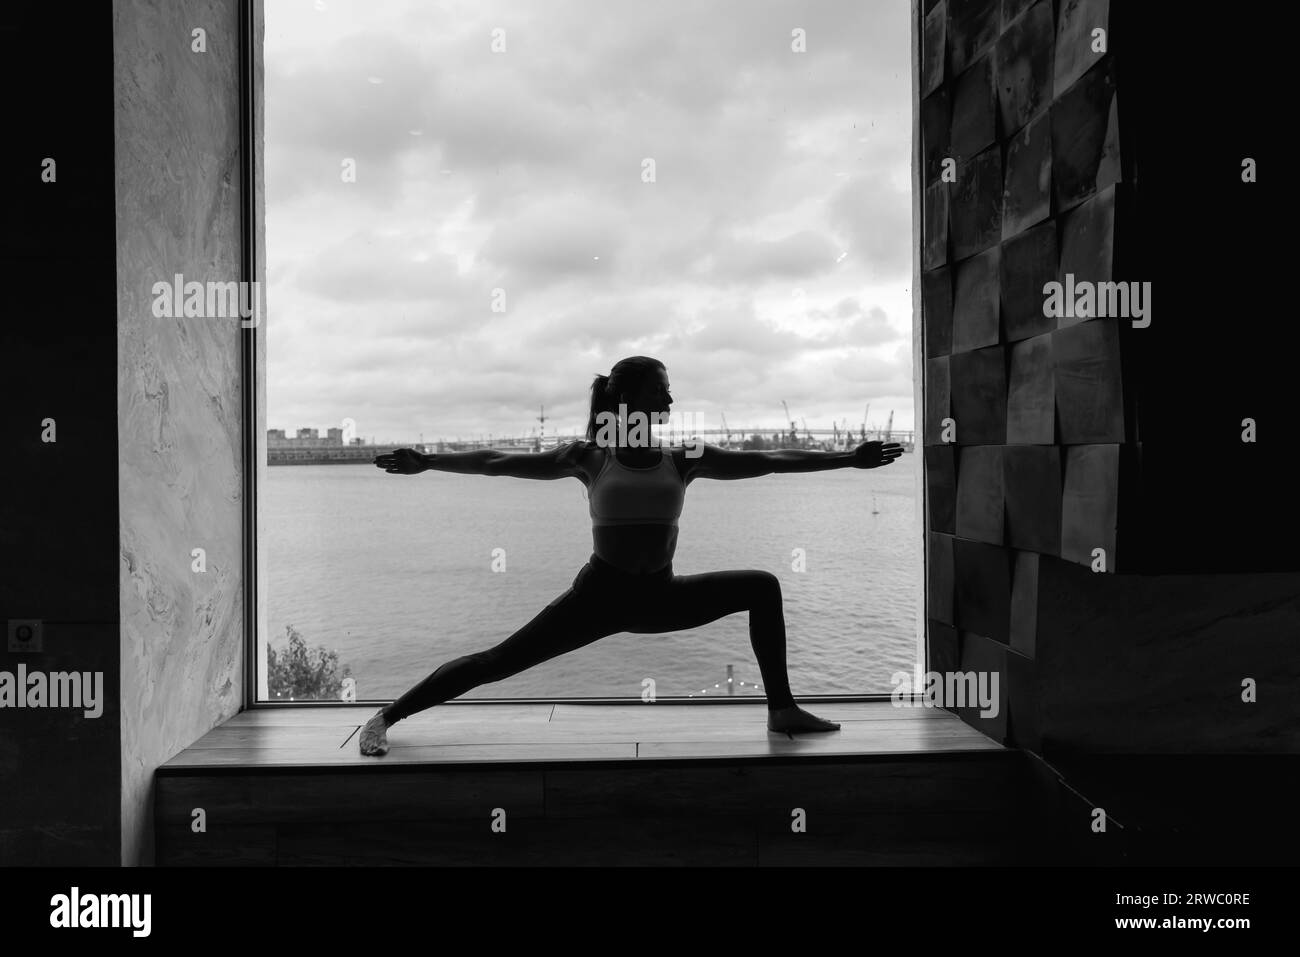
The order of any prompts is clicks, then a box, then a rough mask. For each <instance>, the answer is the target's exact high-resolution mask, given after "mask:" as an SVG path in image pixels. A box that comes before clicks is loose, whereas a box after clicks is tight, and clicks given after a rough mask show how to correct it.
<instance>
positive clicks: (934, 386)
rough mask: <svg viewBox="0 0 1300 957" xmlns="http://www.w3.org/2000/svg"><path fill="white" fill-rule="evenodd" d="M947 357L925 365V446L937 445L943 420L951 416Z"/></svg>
mask: <svg viewBox="0 0 1300 957" xmlns="http://www.w3.org/2000/svg"><path fill="white" fill-rule="evenodd" d="M950 361H951V360H950V359H949V358H948V357H947V356H940V357H939V358H937V359H930V360H927V362H926V363H925V444H926V445H938V444H939V442H940V436H941V434H942V431H943V420H944V419H945V418H948V417H950V416H951V415H952V382H951V372H950V369H949V362H950Z"/></svg>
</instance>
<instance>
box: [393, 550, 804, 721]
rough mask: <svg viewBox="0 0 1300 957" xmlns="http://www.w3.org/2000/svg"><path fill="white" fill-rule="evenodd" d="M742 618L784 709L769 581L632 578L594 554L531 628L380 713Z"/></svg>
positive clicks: (773, 702) (664, 572) (779, 629)
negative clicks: (590, 651)
mask: <svg viewBox="0 0 1300 957" xmlns="http://www.w3.org/2000/svg"><path fill="white" fill-rule="evenodd" d="M740 611H748V612H749V640H750V644H751V646H752V647H753V649H754V656H755V657H756V658H757V659H758V667H759V671H760V672H761V674H762V676H763V690H764V693H765V694H766V696H767V706H768V708H769V710H775V709H777V708H785V707H790V706H791V705H793V704H794V696H793V695H792V694H791V693H790V681H789V677H788V675H787V674H786V665H785V615H784V613H783V611H782V607H781V581H780V579H778V578H777V577H776V576H775V575H773V574H772V573H771V572H767V571H759V570H745V571H740V570H737V571H720V572H707V573H705V574H702V575H675V574H673V566H672V562H669V563H668V564H667V565H665V566H664V567H663V568H661V569H660V570H659V571H657V572H650V573H648V574H633V573H629V572H625V571H623V570H622V569H620V568H617V567H616V566H614V565H611V564H609V563H608V562H606V561H605V560H604V559H602V558H600V557H599V556H597V555H595V554H593V555H592V556H591V559H590V560H589V561H588V562H587V564H585V565H584V566H582V569H581V570H580V571H579V572H578V574H577V576H576V577H575V578H574V579H573V584H572V585H571V586H570V587H569V589H568V590H567V591H565V592H564V593H563V594H561V595H560V596H559V597H557V598H556V599H555V600H554V601H552V602H551V603H550V604H549V605H547V606H546V607H545V608H544V609H542V611H540V612H539V613H538V614H537V616H536V617H534V618H533V620H532V621H530V622H528V623H527V624H526V625H524V626H523V627H522V628H520V629H519V630H518V631H516V632H515V633H514V634H513V635H511V636H510V637H509V638H507V639H505V640H504V641H502V642H501V643H500V644H498V645H496V646H495V647H492V648H489V649H487V650H486V651H480V652H477V653H475V654H471V655H464V656H462V657H460V658H455V659H453V660H451V661H448V662H447V663H446V664H444V665H443V666H442V667H440V668H439V669H438V670H437V671H435V672H433V673H432V674H431V675H429V676H428V677H427V678H425V679H424V680H423V681H421V682H420V683H419V684H417V685H416V686H415V687H413V688H411V690H409V691H407V692H406V693H405V694H403V695H402V696H401V697H400V698H398V699H397V700H396V701H394V702H393V703H392V704H390V705H388V706H387V707H385V708H384V709H383V712H384V716H385V718H386V720H387V722H388V723H389V724H392V723H394V722H396V721H400V720H402V719H403V718H407V717H410V716H411V715H413V714H416V713H417V712H419V711H423V710H425V709H426V708H431V707H433V706H434V705H436V704H441V703H442V702H444V701H448V700H450V699H452V698H455V697H458V696H460V695H463V694H464V693H465V692H467V691H469V690H470V689H471V688H476V687H478V686H479V685H482V684H487V683H488V682H492V681H501V680H503V679H505V678H509V677H510V676H511V675H516V674H518V673H519V672H521V671H524V670H526V669H528V668H531V667H533V666H534V665H537V664H540V663H541V662H543V661H548V660H549V659H551V658H555V657H557V656H559V655H562V654H565V653H566V652H570V651H573V650H575V649H577V648H581V647H583V646H584V645H589V644H591V643H592V642H594V641H598V640H599V639H601V638H604V637H607V636H609V635H613V634H617V633H619V632H632V633H633V634H639V635H655V634H663V633H666V632H671V631H681V630H684V629H687V628H698V627H699V626H701V625H705V624H708V623H709V622H711V621H717V620H718V619H719V618H723V617H725V616H727V615H731V614H735V613H736V612H740Z"/></svg>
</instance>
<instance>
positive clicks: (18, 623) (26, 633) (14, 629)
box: [9, 618, 41, 653]
mask: <svg viewBox="0 0 1300 957" xmlns="http://www.w3.org/2000/svg"><path fill="white" fill-rule="evenodd" d="M9 650H10V651H17V652H20V653H21V652H38V651H40V650H41V620H40V619H39V618H11V619H9Z"/></svg>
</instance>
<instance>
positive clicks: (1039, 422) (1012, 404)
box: [1007, 333, 1056, 445]
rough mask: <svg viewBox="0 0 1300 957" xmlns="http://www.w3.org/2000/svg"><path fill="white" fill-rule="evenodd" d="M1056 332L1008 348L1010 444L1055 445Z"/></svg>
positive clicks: (1008, 425)
mask: <svg viewBox="0 0 1300 957" xmlns="http://www.w3.org/2000/svg"><path fill="white" fill-rule="evenodd" d="M1053 335H1054V333H1048V334H1047V335H1043V336H1035V337H1034V338H1032V339H1025V340H1023V341H1021V342H1017V343H1013V344H1012V345H1011V346H1009V347H1008V352H1009V354H1010V356H1011V368H1010V371H1009V373H1008V376H1007V444H1008V445H1051V444H1053V443H1055V442H1056V390H1055V386H1054V382H1055V380H1054V378H1053V371H1052V341H1053V339H1052V337H1053Z"/></svg>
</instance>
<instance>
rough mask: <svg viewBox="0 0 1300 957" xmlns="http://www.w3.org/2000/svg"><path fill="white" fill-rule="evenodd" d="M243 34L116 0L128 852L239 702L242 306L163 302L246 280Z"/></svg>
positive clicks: (139, 848)
mask: <svg viewBox="0 0 1300 957" xmlns="http://www.w3.org/2000/svg"><path fill="white" fill-rule="evenodd" d="M196 28H202V29H203V30H205V31H206V46H207V52H205V53H200V52H195V51H193V50H192V49H191V42H192V35H191V31H192V30H194V29H196ZM237 40H238V7H237V4H236V2H234V0H181V2H173V0H117V2H115V3H114V18H113V50H114V99H115V103H116V180H117V186H116V196H117V235H118V252H117V274H118V323H117V353H118V366H117V408H118V428H119V433H120V444H119V452H118V490H119V505H120V514H121V551H120V588H121V683H122V702H123V707H122V712H121V735H122V748H121V784H122V788H121V818H122V835H121V856H122V862H123V863H125V864H135V863H141V864H145V863H150V862H151V860H152V852H153V835H152V815H151V809H152V781H153V778H152V775H153V771H154V769H155V768H156V767H157V766H158V765H159V764H160V763H162V762H164V761H166V760H167V759H168V758H170V757H171V756H172V755H174V754H175V753H176V752H178V751H180V750H181V749H182V748H184V747H186V746H188V745H189V744H191V743H193V742H194V741H195V740H196V739H197V738H198V737H200V736H201V735H202V734H204V733H205V732H206V731H208V730H209V729H211V728H212V727H214V726H215V725H217V724H219V723H220V722H222V721H224V720H225V719H227V718H229V717H230V716H232V715H233V714H235V713H236V712H237V711H238V710H239V709H240V707H241V704H242V701H243V690H242V687H243V670H242V638H243V614H244V608H243V594H242V566H241V548H242V506H243V496H242V490H241V475H242V456H241V446H240V437H241V432H242V423H241V412H240V402H241V378H240V359H239V357H240V352H239V348H240V335H241V326H240V320H239V318H238V317H231V318H156V317H155V316H154V315H153V312H152V304H153V300H154V296H153V292H152V287H153V284H154V283H155V282H159V281H165V282H171V281H172V280H173V277H174V276H175V274H177V273H179V274H182V275H183V276H184V278H185V281H187V282H188V281H190V280H197V281H200V282H208V281H219V282H225V281H231V280H238V279H240V235H239V226H240V216H239V185H240V180H239V104H238V99H237V91H238V86H237V82H238V64H239V57H238V47H237ZM198 548H201V549H203V550H204V552H205V556H206V570H205V571H196V570H195V569H194V567H193V562H194V561H195V559H194V558H193V557H192V552H193V550H194V549H198Z"/></svg>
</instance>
